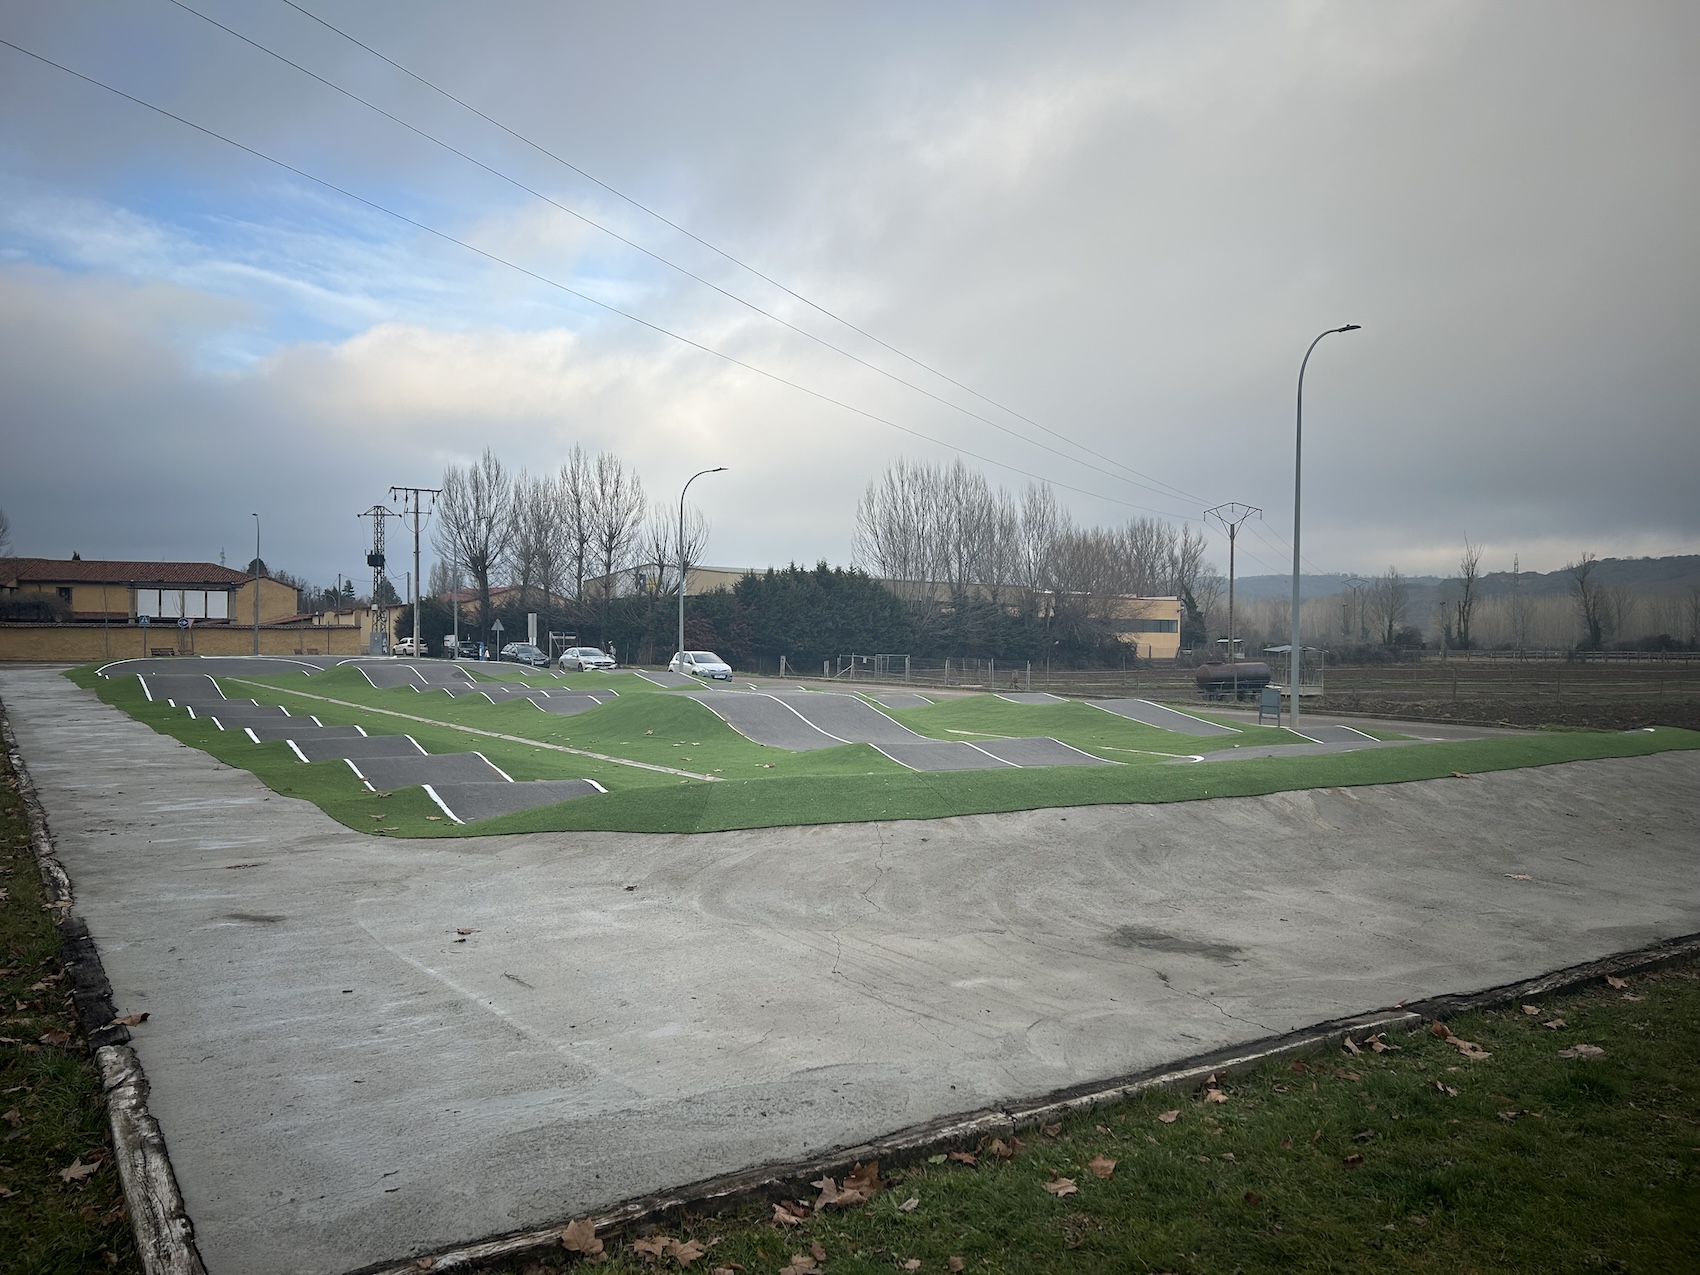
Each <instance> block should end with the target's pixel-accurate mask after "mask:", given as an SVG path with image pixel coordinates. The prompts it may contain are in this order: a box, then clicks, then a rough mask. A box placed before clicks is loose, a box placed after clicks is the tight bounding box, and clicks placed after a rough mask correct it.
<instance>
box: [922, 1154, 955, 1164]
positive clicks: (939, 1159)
mask: <svg viewBox="0 0 1700 1275" xmlns="http://www.w3.org/2000/svg"><path fill="white" fill-rule="evenodd" d="M948 1159H950V1157H949V1156H946V1155H930V1156H928V1157H927V1163H928V1164H943V1163H944V1162H945V1161H946V1160H948Z"/></svg>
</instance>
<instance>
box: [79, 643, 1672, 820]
mask: <svg viewBox="0 0 1700 1275" xmlns="http://www.w3.org/2000/svg"><path fill="white" fill-rule="evenodd" d="M69 676H71V677H72V679H73V680H74V681H76V682H77V683H78V684H79V685H82V686H85V687H88V688H90V689H93V690H94V691H95V692H96V693H97V694H99V695H100V697H101V698H102V699H104V700H106V701H107V702H108V703H111V704H114V705H116V706H117V707H119V708H122V709H124V710H125V711H127V712H129V713H130V714H131V715H133V716H135V717H136V718H138V719H139V720H141V721H144V722H146V723H147V724H149V725H150V726H152V727H153V728H154V729H155V730H158V731H161V732H162V733H165V734H168V735H171V736H172V737H174V738H176V739H179V740H181V741H182V742H184V743H186V744H189V745H191V746H192V747H195V748H200V749H203V750H204V751H206V752H208V753H209V754H211V755H212V756H214V757H216V758H218V759H219V760H220V761H222V762H225V763H226V764H228V765H232V766H237V767H241V768H244V769H247V770H250V771H252V772H253V773H254V774H255V775H256V776H258V777H259V778H260V779H261V781H262V782H264V783H266V784H267V785H268V786H269V787H271V788H272V789H274V790H275V791H277V792H279V793H283V794H285V795H287V796H294V797H302V798H304V799H306V800H309V801H312V802H314V803H316V804H317V805H319V806H320V807H321V808H322V809H323V810H325V812H326V813H327V814H330V815H331V816H332V817H333V818H336V819H338V820H340V821H341V822H343V823H344V824H346V825H347V826H348V827H351V828H356V829H359V830H361V831H365V832H371V833H376V834H380V835H391V836H397V835H399V836H420V837H423V836H464V835H469V834H470V835H479V834H484V833H509V832H544V831H596V830H603V831H618V832H670V833H674V832H714V831H724V830H727V829H732V828H759V827H778V826H786V825H795V824H817V823H839V822H858V821H868V820H884V819H935V818H941V817H945V816H949V815H961V814H980V813H992V812H1004V811H1014V810H1034V809H1044V808H1048V807H1058V806H1076V805H1105V804H1118V803H1137V802H1168V801H1190V800H1195V799H1200V798H1205V797H1230V796H1250V795H1256V794H1262V793H1270V792H1281V791H1287V790H1291V789H1302V788H1324V787H1342V786H1354V785H1360V784H1376V783H1398V782H1404V781H1409V780H1419V779H1437V778H1445V777H1447V776H1449V775H1452V774H1454V773H1455V772H1462V773H1465V774H1475V773H1480V772H1483V771H1491V770H1505V769H1511V768H1515V767H1521V766H1542V765H1551V764H1554V763H1558V762H1567V761H1578V760H1585V759H1592V758H1602V757H1630V756H1642V755H1646V754H1648V753H1654V752H1661V751H1665V750H1667V749H1675V748H1696V747H1700V732H1694V731H1684V730H1677V729H1671V728H1659V729H1657V730H1654V731H1650V732H1637V733H1633V734H1618V733H1612V732H1584V731H1578V732H1563V733H1553V734H1539V735H1527V736H1516V737H1509V738H1506V737H1498V738H1494V739H1485V740H1467V741H1457V742H1447V743H1434V744H1415V745H1411V746H1409V747H1404V748H1396V749H1376V750H1370V751H1363V752H1352V753H1334V754H1327V755H1322V756H1314V757H1273V758H1266V759H1252V760H1247V761H1243V762H1235V763H1233V764H1231V765H1227V764H1210V765H1186V764H1174V763H1173V761H1172V759H1173V758H1175V757H1177V756H1189V755H1194V754H1200V753H1204V752H1222V751H1227V750H1230V749H1232V748H1233V747H1235V746H1236V745H1237V744H1242V743H1243V744H1247V745H1250V744H1264V743H1271V742H1279V741H1280V740H1282V739H1286V740H1289V741H1291V740H1292V739H1293V736H1292V735H1290V734H1289V733H1288V732H1287V731H1284V730H1280V731H1277V730H1274V729H1262V730H1258V731H1254V732H1253V731H1248V732H1246V733H1245V734H1243V735H1239V736H1212V737H1205V738H1200V737H1194V736H1187V735H1178V734H1174V733H1172V732H1169V731H1164V730H1159V729H1157V728H1155V727H1151V726H1145V725H1142V724H1140V723H1138V722H1131V721H1127V720H1126V719H1123V718H1120V717H1116V716H1115V715H1113V714H1110V713H1106V712H1104V711H1102V710H1100V709H1096V708H1092V707H1090V706H1088V705H1086V704H1081V703H1070V704H1058V705H1023V704H1011V703H1009V702H1007V701H1004V700H1000V699H998V698H996V697H995V696H990V695H986V696H975V697H968V698H963V699H956V700H950V701H946V702H942V703H939V704H935V705H932V706H930V707H927V708H921V709H909V710H903V711H898V712H893V713H892V716H894V717H896V718H898V719H899V720H901V721H903V722H904V723H906V724H907V725H909V726H911V728H913V729H915V730H917V731H920V732H922V733H924V734H927V735H931V736H934V737H936V738H942V739H972V738H975V737H985V736H991V735H1053V736H1055V737H1056V738H1059V739H1061V740H1063V741H1064V742H1066V743H1071V744H1074V745H1075V746H1076V747H1079V748H1081V749H1084V750H1085V751H1088V752H1091V753H1093V754H1095V755H1097V756H1099V757H1103V758H1105V759H1107V760H1113V761H1114V762H1115V763H1117V764H1114V765H1105V766H1102V767H1090V766H1079V767H1054V768H1032V769H1019V770H1017V769H1005V770H995V771H958V772H948V773H939V772H932V773H917V772H915V771H911V770H907V769H905V768H903V767H901V766H899V765H897V764H896V763H895V762H892V761H891V760H889V759H888V758H886V757H885V756H884V755H882V754H881V753H879V752H877V751H876V750H874V749H873V748H871V747H869V746H867V745H865V744H848V745H845V746H843V747H841V748H830V749H821V750H818V751H814V752H803V753H792V752H786V751H785V750H783V749H777V748H767V747H764V746H762V745H759V744H755V743H753V742H751V741H750V740H748V739H746V738H745V737H744V736H742V735H740V734H738V733H737V732H736V731H734V730H733V729H732V728H731V727H729V726H727V725H726V724H725V723H724V722H722V721H721V720H720V719H719V718H718V717H716V716H715V715H714V714H713V713H711V712H710V711H709V710H708V709H706V708H705V707H703V706H702V705H701V704H698V703H696V702H695V701H694V700H691V699H689V698H687V697H685V696H682V695H678V694H673V693H670V692H668V691H666V690H663V689H661V688H658V687H655V686H653V685H652V684H650V683H648V682H645V681H644V680H643V679H641V678H638V677H635V676H630V675H625V676H621V675H615V676H613V677H603V676H600V675H598V676H596V677H594V678H593V679H590V678H588V675H587V680H585V681H583V682H580V681H579V680H578V679H573V680H572V681H571V682H570V683H569V685H573V686H578V685H587V686H609V687H613V688H615V689H619V690H620V691H621V694H620V695H619V696H618V697H617V698H615V699H613V700H611V701H609V702H608V703H605V704H603V705H601V706H599V707H597V708H594V709H590V710H588V711H586V712H583V713H580V714H577V715H575V716H572V717H556V716H552V715H550V714H547V713H544V712H541V711H540V710H538V709H537V708H536V707H534V706H533V705H532V704H530V703H527V702H524V701H512V702H509V703H504V704H491V703H489V702H488V701H487V700H485V699H483V698H468V697H461V698H455V697H452V696H450V695H448V694H447V693H445V692H442V691H424V692H416V691H413V690H410V689H406V688H402V689H395V690H377V689H374V688H373V687H372V685H371V684H370V683H369V682H368V681H367V680H366V678H365V677H364V676H362V675H361V674H360V673H359V672H358V671H357V670H356V669H354V668H351V667H342V668H335V669H331V670H330V671H328V672H326V673H323V674H318V675H314V676H312V677H307V676H304V675H301V674H294V673H291V674H284V675H281V676H278V677H270V678H255V679H233V678H227V679H221V684H222V685H223V686H224V688H225V691H226V693H227V694H229V695H230V696H231V697H232V698H254V699H258V700H260V701H262V702H265V703H274V704H282V705H285V706H286V707H288V708H289V709H290V711H291V712H292V713H296V714H312V715H315V716H317V717H318V718H319V719H320V720H321V721H323V722H325V723H327V724H355V725H360V726H363V727H365V728H366V730H367V731H368V732H370V733H372V734H395V733H406V734H410V735H412V736H413V737H414V738H415V739H417V740H418V741H419V743H420V744H421V745H423V746H424V747H425V748H426V749H427V750H428V751H430V752H433V753H439V752H459V751H467V750H477V751H479V752H482V753H483V754H484V755H485V756H487V757H488V758H489V759H490V760H491V761H492V762H493V763H495V764H496V765H497V766H500V767H501V768H502V769H503V770H504V771H506V772H507V773H508V774H510V775H512V776H513V777H514V778H515V779H518V780H527V779H545V778H584V779H594V780H596V781H597V782H598V783H600V784H602V785H603V786H604V787H605V788H607V789H608V792H607V793H606V794H605V795H601V796H596V797H590V798H583V799H580V800H577V801H571V802H563V803H560V804H558V805H553V806H545V807H540V808H538V809H535V810H529V811H523V812H521V813H519V814H513V815H507V816H504V817H502V818H499V819H491V820H486V821H484V822H482V823H479V824H475V825H456V824H452V823H450V822H449V821H447V820H445V819H442V818H440V817H439V815H438V812H437V810H436V808H435V807H434V806H433V805H432V804H431V803H430V801H429V800H428V799H427V798H426V797H425V796H424V794H423V792H422V791H421V790H419V789H404V790H401V791H398V792H396V793H394V794H374V793H369V792H366V791H365V789H364V788H363V787H362V786H361V785H360V783H359V782H358V781H357V780H356V779H355V778H354V775H353V772H352V771H350V770H349V769H348V767H347V766H346V765H344V764H343V763H341V762H317V763H314V764H312V765H303V764H301V763H299V762H297V761H296V760H294V758H293V756H292V755H291V754H290V752H289V751H288V749H287V747H286V746H285V745H284V744H282V743H270V744H261V745H255V744H251V743H249V742H248V741H247V739H246V737H245V736H243V735H241V734H240V733H239V732H221V731H218V730H216V729H214V728H213V727H212V725H211V723H208V722H203V721H195V720H190V719H189V718H188V717H187V716H186V715H185V714H184V713H183V712H181V711H180V710H177V709H172V708H168V707H165V706H163V705H157V704H151V703H149V702H148V701H147V700H146V697H145V696H144V695H143V694H142V692H141V690H140V687H139V686H138V684H137V683H136V681H135V680H134V679H131V678H117V679H112V680H108V679H105V678H99V677H95V676H94V674H93V668H92V666H90V667H86V668H83V669H79V670H74V671H73V672H72V673H71V674H70V675H69ZM504 678H505V679H507V680H513V679H521V680H525V681H528V682H532V683H534V684H540V685H547V686H559V685H561V684H562V683H561V681H560V680H559V679H556V678H554V677H552V676H549V675H546V674H545V675H530V676H528V675H526V674H523V673H521V672H520V671H519V670H518V669H513V670H511V671H510V670H504ZM329 701H336V702H329ZM569 750H570V751H569ZM673 772H683V773H673Z"/></svg>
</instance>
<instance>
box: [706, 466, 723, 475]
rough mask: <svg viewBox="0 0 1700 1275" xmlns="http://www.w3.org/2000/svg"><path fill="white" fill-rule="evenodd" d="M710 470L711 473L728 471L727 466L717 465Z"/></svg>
mask: <svg viewBox="0 0 1700 1275" xmlns="http://www.w3.org/2000/svg"><path fill="white" fill-rule="evenodd" d="M708 472H709V473H711V474H724V473H725V472H726V466H724V465H716V466H715V467H714V468H713V469H711V470H709V471H708Z"/></svg>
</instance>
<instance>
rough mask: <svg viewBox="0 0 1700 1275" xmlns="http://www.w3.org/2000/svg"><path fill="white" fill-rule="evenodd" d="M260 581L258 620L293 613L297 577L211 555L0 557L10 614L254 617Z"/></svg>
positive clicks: (0, 580) (91, 620) (62, 619)
mask: <svg viewBox="0 0 1700 1275" xmlns="http://www.w3.org/2000/svg"><path fill="white" fill-rule="evenodd" d="M256 589H257V590H258V591H259V598H260V623H261V624H278V623H283V622H285V621H287V620H289V619H290V618H291V617H293V616H294V615H295V614H296V606H297V602H296V593H295V587H294V586H293V585H287V584H282V583H280V582H278V581H276V580H273V579H272V578H271V577H270V576H265V575H262V576H260V577H259V578H258V579H257V580H256V579H255V578H254V577H253V576H250V575H249V574H248V573H247V572H245V571H232V570H231V569H230V568H228V567H221V566H219V565H218V564H216V563H212V562H115V561H108V560H102V559H97V558H70V559H64V558H0V607H3V609H4V610H5V611H6V612H7V613H8V615H7V618H16V619H24V618H29V619H37V620H52V621H56V622H58V623H70V624H135V623H137V622H139V620H140V619H141V617H142V616H147V617H148V619H149V620H150V621H169V622H170V623H172V624H175V623H176V622H177V621H178V620H179V619H189V620H191V621H193V622H194V623H195V624H197V625H202V624H230V623H236V624H251V623H253V618H254V593H255V590H256ZM32 604H33V605H32ZM31 612H33V613H34V614H30V613H31Z"/></svg>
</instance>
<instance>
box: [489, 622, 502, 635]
mask: <svg viewBox="0 0 1700 1275" xmlns="http://www.w3.org/2000/svg"><path fill="white" fill-rule="evenodd" d="M501 631H502V622H501V621H500V620H497V621H496V622H495V623H494V624H492V625H491V626H490V632H492V633H500V632H501Z"/></svg>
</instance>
